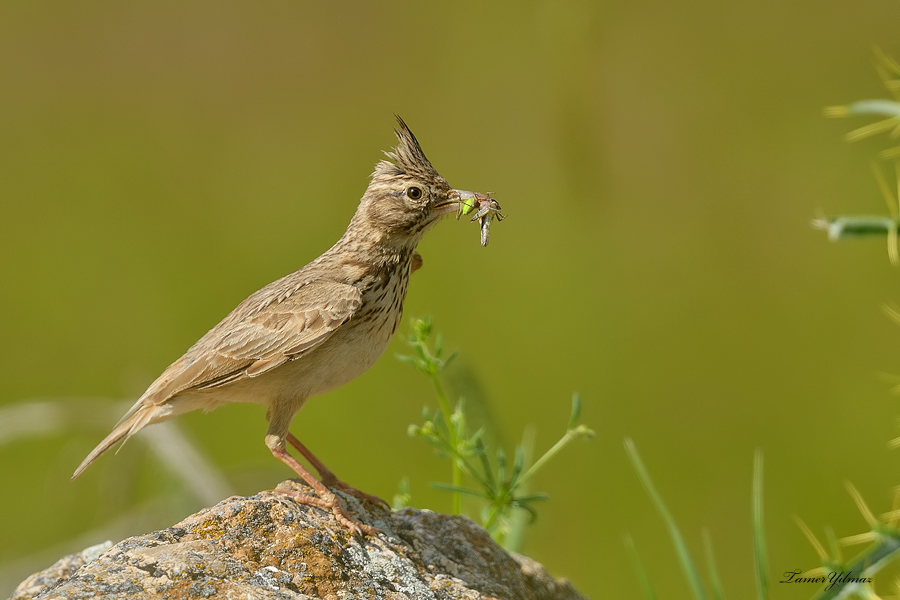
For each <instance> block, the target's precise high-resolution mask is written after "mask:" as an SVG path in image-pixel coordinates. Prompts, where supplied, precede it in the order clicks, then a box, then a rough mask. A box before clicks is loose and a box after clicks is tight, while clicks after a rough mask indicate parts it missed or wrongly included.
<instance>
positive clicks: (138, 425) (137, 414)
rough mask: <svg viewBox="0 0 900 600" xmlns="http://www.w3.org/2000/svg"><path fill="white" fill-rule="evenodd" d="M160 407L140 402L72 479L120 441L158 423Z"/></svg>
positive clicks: (94, 450) (79, 466)
mask: <svg viewBox="0 0 900 600" xmlns="http://www.w3.org/2000/svg"><path fill="white" fill-rule="evenodd" d="M159 412H160V406H159V405H147V404H141V403H140V402H138V403H137V404H135V405H134V406H133V407H131V409H130V410H129V411H128V412H127V413H126V414H125V416H124V417H122V420H121V421H119V423H118V424H117V425H116V426H115V428H114V429H113V430H112V432H110V434H109V435H108V436H106V437H105V438H103V441H102V442H100V443H99V444H97V447H96V448H94V449H93V450H91V453H90V454H88V455H87V457H86V458H85V459H84V460H83V461H81V464H80V465H78V468H77V469H75V473H73V474H72V479H75V478H76V477H78V476H79V475H81V474H82V473H83V472H84V470H85V469H87V468H88V467H89V466H90V465H91V463H92V462H94V461H95V460H97V459H98V458H100V456H101V455H103V454H104V453H105V452H106V451H107V450H109V449H110V448H112V447H113V446H115V445H116V443H117V442H119V440H122V443H123V444H124V443H125V442H127V441H128V438H130V437H131V436H132V435H134V434H135V433H137V432H138V431H140V430H141V429H143V428H144V427H146V426H147V425H150V424H151V423H156V422H157V421H159V420H162V419H160V418H159V417H160V415H159V414H158V413H159ZM154 417H155V418H154Z"/></svg>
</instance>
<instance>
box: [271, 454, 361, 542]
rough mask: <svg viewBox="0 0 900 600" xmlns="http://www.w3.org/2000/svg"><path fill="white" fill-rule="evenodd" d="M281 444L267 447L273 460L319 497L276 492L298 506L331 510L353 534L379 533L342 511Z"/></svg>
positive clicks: (335, 501) (327, 491) (331, 494)
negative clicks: (287, 467) (284, 495)
mask: <svg viewBox="0 0 900 600" xmlns="http://www.w3.org/2000/svg"><path fill="white" fill-rule="evenodd" d="M269 437H270V436H266V445H269ZM283 444H284V442H282V444H281V447H273V446H269V450H271V451H272V454H274V455H275V458H277V459H278V460H280V461H281V462H283V463H284V464H286V465H287V466H289V467H290V468H291V469H293V470H294V472H295V473H297V475H299V476H300V477H301V478H303V481H305V482H306V483H308V484H309V485H310V486H312V488H313V489H314V490H316V492H317V493H318V494H319V497H318V498H316V497H314V496H309V495H307V494H301V493H299V492H293V491H288V490H277V491H278V492H280V493H282V494H287V495H288V496H291V497H292V498H294V500H296V501H297V502H299V503H300V504H308V505H312V506H318V507H319V508H324V509H326V510H328V509H331V514H333V515H334V518H335V519H337V521H338V523H340V524H341V525H343V526H344V527H346V528H347V529H349V530H350V531H351V532H353V533H364V534H366V535H371V536H374V535H375V534H377V533H379V531H378V529H376V528H374V527H372V526H371V525H366V524H365V523H361V522H359V521H358V520H357V519H355V518H353V517H352V516H350V515H349V514H347V513H346V512H345V511H344V507H342V506H341V504H340V502H339V501H338V498H337V496H335V495H334V493H333V492H331V491H330V490H329V489H328V488H327V487H325V486H324V485H322V483H321V482H320V481H319V480H318V479H316V478H315V477H314V476H313V474H312V473H310V472H309V471H307V470H306V468H305V467H304V466H303V465H302V464H300V461H299V460H297V459H296V458H294V457H293V456H291V455H290V454H289V453H288V451H287V450H285V448H284V445H283Z"/></svg>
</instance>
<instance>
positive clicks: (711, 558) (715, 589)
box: [703, 528, 725, 600]
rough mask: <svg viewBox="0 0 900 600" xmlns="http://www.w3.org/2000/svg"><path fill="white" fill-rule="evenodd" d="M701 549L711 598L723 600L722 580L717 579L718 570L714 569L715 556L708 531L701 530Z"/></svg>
mask: <svg viewBox="0 0 900 600" xmlns="http://www.w3.org/2000/svg"><path fill="white" fill-rule="evenodd" d="M703 548H704V550H705V551H706V564H707V566H708V567H709V580H710V582H712V593H713V598H715V599H716V600H725V592H724V591H723V590H722V580H721V579H720V578H719V569H718V568H716V555H715V553H714V552H713V545H712V537H710V535H709V530H708V529H705V528H704V529H703Z"/></svg>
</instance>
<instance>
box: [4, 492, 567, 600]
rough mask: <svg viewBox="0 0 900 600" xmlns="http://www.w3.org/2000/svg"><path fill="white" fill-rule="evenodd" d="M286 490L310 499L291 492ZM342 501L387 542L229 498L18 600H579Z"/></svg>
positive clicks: (433, 532)
mask: <svg viewBox="0 0 900 600" xmlns="http://www.w3.org/2000/svg"><path fill="white" fill-rule="evenodd" d="M279 489H287V490H294V491H298V492H301V493H310V490H308V489H306V488H304V487H303V486H302V485H301V484H299V483H296V482H294V481H286V482H284V483H282V484H281V485H280V486H279ZM341 499H342V501H343V502H344V504H345V505H347V506H348V507H349V508H350V510H351V511H352V512H353V513H354V514H355V515H357V517H358V518H359V519H360V520H361V521H362V522H364V523H368V524H370V525H372V526H374V527H377V528H378V529H380V530H382V531H383V533H381V534H378V535H377V536H375V537H371V536H367V537H361V536H354V535H352V534H351V533H350V532H349V531H348V530H347V529H345V528H344V527H342V526H341V525H340V524H339V523H337V521H335V520H334V519H333V518H332V516H331V514H330V512H326V511H323V510H321V509H318V508H313V507H310V506H306V505H300V504H297V503H296V502H294V501H293V500H292V499H291V497H290V496H287V495H285V494H280V493H278V492H275V491H266V492H260V493H259V494H256V495H255V496H250V497H246V498H245V497H232V498H228V499H226V500H223V501H222V502H220V503H219V504H217V505H215V506H213V507H211V508H207V509H204V510H201V511H200V512H198V513H196V514H194V515H191V516H190V517H188V518H187V519H185V520H184V521H182V522H181V523H178V524H176V525H174V526H172V527H170V528H168V529H163V530H160V531H155V532H152V533H149V534H146V535H142V536H136V537H132V538H128V539H126V540H124V541H122V542H120V543H118V544H116V545H115V546H112V547H104V548H103V550H105V551H102V550H101V551H102V554H100V555H99V557H97V556H96V555H97V554H99V552H98V550H100V548H99V547H96V548H94V549H93V555H92V554H88V553H87V552H88V551H85V552H83V553H80V554H78V555H72V556H71V557H66V558H64V559H61V560H60V561H58V562H57V563H56V564H54V565H53V566H52V567H50V568H49V569H46V570H45V571H42V572H40V573H36V574H35V575H32V576H31V577H29V578H28V579H27V580H25V581H24V582H23V583H22V584H21V585H19V587H18V588H17V589H16V592H15V593H14V594H13V596H12V599H11V600H24V599H25V598H36V599H37V598H39V599H41V600H49V599H55V598H88V597H90V598H97V599H100V598H172V599H178V598H192V599H197V598H241V599H244V598H250V599H264V598H265V599H268V598H273V599H275V598H277V599H281V600H289V599H305V598H325V599H334V600H337V599H338V598H347V597H354V598H373V599H374V598H379V599H381V598H384V599H388V600H403V599H407V598H409V599H428V600H451V599H456V598H465V599H466V600H479V599H481V598H485V599H486V598H502V599H504V600H551V599H552V600H576V599H579V598H581V596H580V595H579V594H578V593H577V592H576V591H575V590H574V588H572V586H571V585H570V584H569V583H568V582H567V581H565V580H560V579H554V578H552V577H550V576H549V575H548V574H547V573H546V571H544V569H543V567H541V566H540V565H539V564H537V563H535V562H534V561H532V560H530V559H528V558H525V557H521V556H514V555H510V554H508V553H507V552H506V551H504V550H503V549H502V548H500V547H499V546H497V544H496V543H494V541H493V540H492V539H491V537H490V536H489V535H488V534H487V532H486V531H484V529H482V528H481V527H479V526H478V525H476V524H475V523H473V522H472V521H470V520H469V519H467V518H465V517H458V516H450V515H441V514H437V513H432V512H430V511H425V510H416V509H409V508H407V509H403V510H400V511H390V510H387V509H386V508H384V507H381V506H375V505H372V504H367V503H362V502H360V501H359V500H357V499H356V498H353V497H351V496H347V495H344V494H341ZM89 550H90V549H89Z"/></svg>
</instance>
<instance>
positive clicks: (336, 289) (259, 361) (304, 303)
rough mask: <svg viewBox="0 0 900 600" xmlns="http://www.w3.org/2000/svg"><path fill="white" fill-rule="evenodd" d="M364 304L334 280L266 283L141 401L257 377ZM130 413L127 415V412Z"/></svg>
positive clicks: (158, 400) (306, 347) (299, 353)
mask: <svg viewBox="0 0 900 600" xmlns="http://www.w3.org/2000/svg"><path fill="white" fill-rule="evenodd" d="M361 305H362V295H361V294H360V292H359V290H358V289H356V288H355V287H353V286H350V285H346V284H343V283H337V282H334V281H324V280H317V281H307V282H302V283H297V284H295V285H286V282H285V280H279V281H277V282H275V283H274V284H272V285H270V286H267V287H266V288H263V289H262V290H260V291H259V292H257V293H256V294H253V295H252V296H250V297H249V298H247V300H245V301H244V302H242V303H241V304H240V305H239V306H238V307H237V308H236V309H234V311H232V313H231V314H230V315H228V317H226V318H225V319H224V320H223V321H222V322H221V323H219V324H218V325H216V326H215V327H214V328H213V329H212V330H210V332H209V333H207V334H206V335H205V336H203V337H202V338H201V339H200V340H199V341H198V342H197V343H196V344H194V346H192V347H191V349H190V350H188V351H187V353H185V355H184V356H182V357H181V358H180V359H178V360H177V361H175V362H174V363H173V364H172V365H171V366H170V367H169V368H168V369H166V370H165V372H163V374H162V375H161V376H160V377H159V378H158V379H157V380H156V381H155V382H154V383H153V384H152V385H151V386H150V388H149V389H148V390H147V391H146V392H145V393H144V395H143V396H142V397H141V399H140V400H139V401H138V404H137V405H135V408H137V406H138V405H147V404H163V403H164V402H166V400H168V399H169V398H171V397H172V396H174V395H175V394H177V393H179V392H182V391H185V390H189V389H210V388H214V387H219V386H223V385H227V384H229V383H232V382H234V381H238V380H240V379H244V378H245V377H256V376H258V375H261V374H262V373H265V372H266V371H269V370H271V369H274V368H276V367H278V366H280V365H282V364H284V363H285V362H287V361H289V360H292V359H295V358H298V357H300V356H302V355H303V354H305V353H307V352H309V351H310V350H312V349H314V348H315V347H316V346H318V345H319V344H321V343H322V342H324V341H325V340H327V339H328V338H329V337H331V335H332V334H334V332H335V331H337V329H338V328H339V327H340V326H341V325H343V324H344V323H346V322H347V321H348V320H349V319H350V318H351V317H352V316H353V314H354V313H355V312H356V311H357V310H358V309H359V307H360V306H361ZM126 416H127V415H126Z"/></svg>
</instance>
